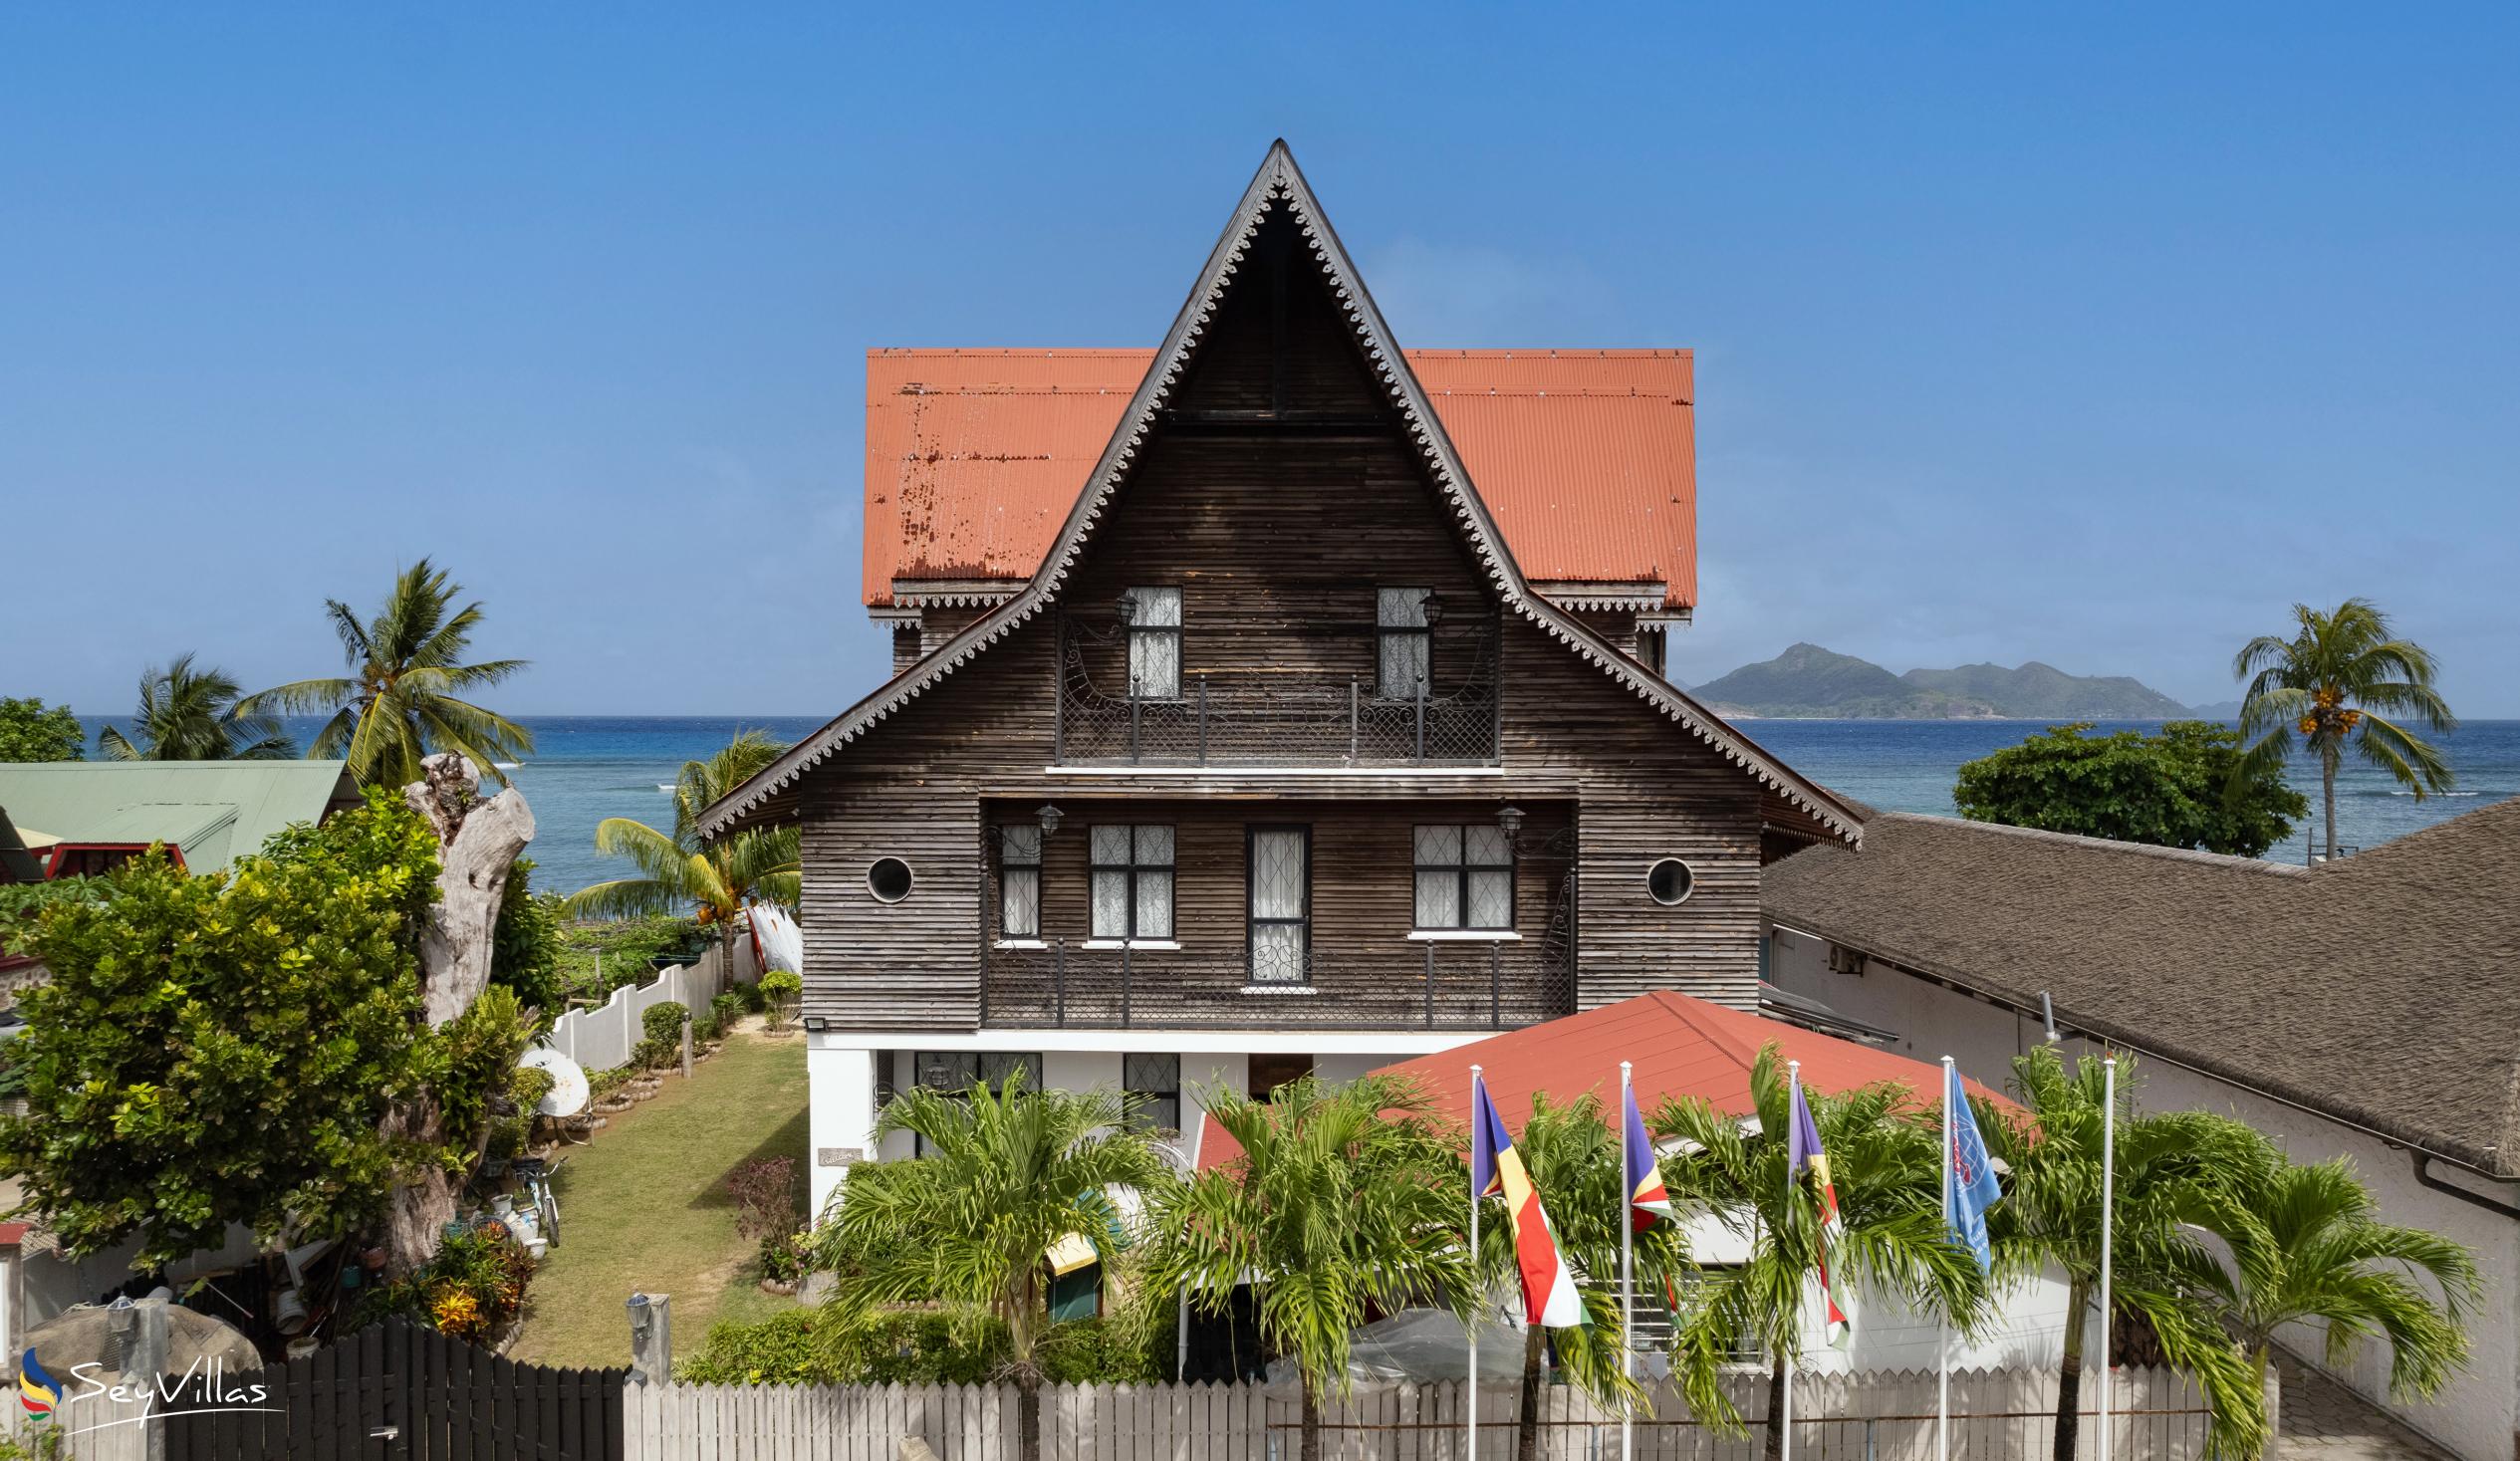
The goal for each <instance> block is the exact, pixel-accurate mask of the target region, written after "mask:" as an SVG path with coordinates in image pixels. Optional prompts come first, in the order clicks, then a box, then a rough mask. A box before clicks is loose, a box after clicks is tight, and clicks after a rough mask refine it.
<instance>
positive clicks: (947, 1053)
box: [910, 1050, 1041, 1156]
mask: <svg viewBox="0 0 2520 1461" xmlns="http://www.w3.org/2000/svg"><path fill="white" fill-rule="evenodd" d="M1019 1073H1020V1074H1021V1075H1022V1076H1023V1078H1024V1089H1025V1090H1027V1091H1038V1090H1040V1089H1041V1057H1040V1056H1039V1055H1038V1054H1033V1053H1027V1052H1022V1051H1010V1050H922V1051H914V1052H912V1053H911V1055H910V1080H911V1083H912V1084H914V1085H916V1086H918V1087H920V1088H922V1089H924V1090H927V1091H933V1092H935V1093H936V1094H937V1095H939V1096H950V1097H952V1098H953V1099H956V1100H969V1099H970V1098H971V1085H972V1083H973V1082H975V1081H976V1082H980V1083H982V1084H984V1085H986V1086H987V1087H988V1088H989V1090H990V1091H992V1092H995V1093H997V1094H999V1095H1004V1094H1005V1092H1006V1083H1007V1082H1008V1081H1009V1080H1011V1079H1013V1078H1014V1077H1015V1076H1016V1075H1018V1074H1019ZM910 1152H911V1154H912V1155H914V1156H925V1155H926V1154H927V1138H925V1137H923V1136H917V1135H913V1136H912V1137H911V1138H910Z"/></svg>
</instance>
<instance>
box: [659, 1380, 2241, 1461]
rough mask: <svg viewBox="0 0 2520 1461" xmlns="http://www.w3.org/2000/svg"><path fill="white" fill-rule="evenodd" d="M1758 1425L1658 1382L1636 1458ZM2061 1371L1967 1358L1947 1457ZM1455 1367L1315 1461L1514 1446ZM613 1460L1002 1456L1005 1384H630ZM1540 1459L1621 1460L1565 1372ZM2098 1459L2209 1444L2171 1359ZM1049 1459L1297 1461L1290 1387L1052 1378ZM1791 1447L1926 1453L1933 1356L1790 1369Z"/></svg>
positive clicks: (1436, 1458)
mask: <svg viewBox="0 0 2520 1461" xmlns="http://www.w3.org/2000/svg"><path fill="white" fill-rule="evenodd" d="M1728 1384H1729V1390H1730V1395H1731V1399H1732V1402H1733V1404H1734V1405H1735V1406H1736V1407H1737V1408H1738V1409H1739V1410H1740V1412H1741V1414H1742V1415H1743V1416H1744V1417H1746V1418H1747V1419H1748V1420H1749V1422H1750V1423H1751V1426H1752V1429H1751V1432H1750V1434H1748V1435H1747V1436H1731V1435H1726V1434H1724V1433H1723V1432H1722V1431H1720V1430H1717V1429H1716V1428H1714V1427H1712V1426H1710V1425H1706V1424H1704V1423H1702V1422H1699V1421H1697V1420H1695V1419H1693V1418H1692V1417H1691V1416H1690V1413H1689V1409H1688V1405H1687V1403H1686V1402H1685V1401H1684V1400H1682V1399H1681V1397H1680V1396H1679V1394H1678V1392H1677V1391H1676V1390H1674V1389H1672V1388H1670V1387H1669V1386H1667V1385H1664V1386H1659V1387H1656V1388H1655V1389H1654V1390H1653V1392H1652V1399H1653V1413H1652V1415H1651V1416H1650V1417H1649V1418H1640V1419H1639V1420H1638V1425H1637V1428H1636V1429H1637V1435H1636V1454H1637V1456H1638V1461H1754V1458H1756V1457H1757V1456H1758V1455H1759V1454H1760V1448H1761V1446H1762V1444H1763V1433H1762V1432H1761V1431H1760V1430H1759V1429H1758V1427H1759V1425H1760V1423H1761V1422H1762V1421H1763V1420H1764V1419H1765V1417H1766V1414H1767V1391H1768V1383H1767V1377H1766V1376H1764V1375H1760V1374H1755V1373H1749V1372H1743V1373H1740V1374H1736V1375H1734V1376H1731V1377H1730V1379H1729V1381H1728ZM2056 1384H2057V1380H2056V1375H2055V1374H2054V1373H2052V1372H2034V1371H2029V1370H1966V1371H1960V1372H1955V1373H1954V1374H1953V1375H1952V1376H1951V1416H1952V1419H1951V1454H1952V1456H1954V1457H1958V1458H1962V1461H1996V1458H2004V1461H2011V1458H2017V1457H2024V1456H2042V1457H2044V1456H2046V1455H2048V1454H2050V1452H2051V1451H2052V1449H2053V1447H2054V1444H2055V1421H2054V1414H2055V1408H2056ZM1463 1389H1464V1386H1463V1385H1462V1383H1461V1382H1460V1381H1458V1380H1447V1381H1443V1382H1441V1383H1436V1384H1422V1385H1408V1384H1401V1385H1359V1386H1358V1387H1357V1389H1356V1391H1355V1393H1354V1394H1352V1395H1351V1396H1349V1397H1347V1398H1346V1399H1344V1400H1337V1401H1333V1402H1330V1403H1329V1404H1327V1405H1325V1406H1324V1408H1323V1431H1322V1455H1323V1456H1324V1457H1325V1458H1326V1461H1511V1458H1512V1457H1513V1456H1514V1446H1515V1433H1514V1418H1515V1412H1516V1408H1517V1403H1518V1401H1519V1398H1520V1396H1519V1386H1517V1385H1513V1384H1501V1385H1500V1384H1490V1385H1484V1386H1482V1387H1481V1389H1480V1394H1479V1426H1480V1429H1479V1438H1478V1453H1477V1455H1476V1457H1473V1456H1472V1455H1471V1453H1470V1451H1469V1448H1468V1445H1467V1441H1466V1437H1465V1435H1464V1431H1463V1425H1462V1418H1463V1416H1464V1414H1465V1411H1464V1408H1463V1395H1462V1391H1463ZM622 1403H623V1411H624V1422H625V1423H624V1427H623V1429H624V1435H625V1444H624V1453H623V1454H624V1461H897V1458H898V1457H899V1455H900V1444H901V1440H902V1438H903V1437H905V1436H916V1437H918V1438H919V1439H921V1440H924V1441H925V1442H926V1443H927V1444H928V1445H929V1446H930V1447H932V1448H934V1450H935V1452H936V1454H937V1456H938V1457H939V1458H941V1461H1013V1458H1014V1457H1015V1455H1016V1454H1017V1447H1016V1444H1015V1439H1016V1435H1017V1430H1016V1420H1015V1415H1016V1408H1015V1391H1014V1388H1013V1387H1012V1386H1008V1385H925V1386H912V1385H819V1386H809V1385H686V1384H666V1385H639V1384H632V1385H630V1386H628V1387H627V1388H626V1389H625V1390H624V1392H623V1402H622ZM2083 1403H2084V1408H2085V1411H2086V1415H2085V1418H2084V1421H2083V1424H2082V1427H2081V1441H2080V1444H2079V1447H2078V1449H2077V1452H2076V1454H2077V1455H2078V1456H2080V1457H2082V1458H2086V1461H2101V1457H2100V1443H2099V1438H2098V1435H2097V1431H2098V1426H2097V1424H2096V1420H2097V1417H2096V1415H2095V1414H2094V1413H2092V1411H2093V1407H2094V1406H2095V1404H2096V1397H2095V1396H2094V1395H2093V1394H2092V1392H2091V1390H2090V1389H2089V1388H2088V1387H2087V1388H2086V1390H2085V1392H2084V1397H2083ZM1543 1406H1544V1408H1543V1412H1542V1416H1541V1421H1542V1429H1541V1433H1540V1437H1539V1440H1540V1446H1539V1453H1540V1456H1541V1457H1542V1458H1543V1461H1615V1458H1616V1457H1617V1456H1618V1455H1619V1420H1618V1417H1617V1416H1616V1415H1613V1414H1610V1413H1607V1412H1605V1411H1604V1410H1602V1409H1601V1408H1600V1407H1599V1406H1596V1405H1594V1404H1592V1403H1591V1402H1590V1401H1588V1400H1586V1399H1585V1398H1584V1397H1583V1396H1581V1395H1579V1394H1577V1393H1576V1392H1574V1391H1573V1390H1570V1389H1568V1388H1566V1387H1564V1386H1550V1387H1548V1388H1547V1389H1546V1390H1545V1391H1544V1392H1543ZM2113 1408H2114V1409H2115V1410H2116V1412H2117V1415H2116V1419H2115V1424H2114V1427H2113V1429H2114V1444H2113V1445H2112V1447H2111V1450H2112V1452H2113V1453H2114V1454H2113V1456H2112V1457H2111V1458H2110V1461H2190V1458H2194V1457H2198V1456H2201V1455H2202V1454H2203V1452H2204V1437H2205V1413H2204V1409H2203V1402H2202V1401H2201V1400H2200V1399H2199V1398H2198V1397H2197V1393H2196V1390H2195V1388H2194V1386H2193V1384H2192V1383H2190V1382H2189V1381H2188V1380H2187V1379H2185V1378H2184V1377H2182V1376H2180V1375H2178V1374H2175V1373H2173V1372H2171V1371H2169V1370H2153V1369H2128V1370H2120V1371H2119V1372H2118V1381H2117V1393H2116V1399H2115V1401H2114V1404H2113ZM1041 1421H1042V1423H1041V1429H1042V1455H1043V1458H1044V1461H1210V1458H1215V1461H1294V1458H1295V1457H1296V1456H1297V1455H1298V1453H1299V1447H1300V1440H1301V1430H1302V1425H1301V1411H1300V1407H1299V1404H1298V1400H1297V1397H1296V1394H1295V1392H1294V1391H1293V1390H1292V1389H1291V1388H1288V1387H1282V1386H1256V1385H1169V1384H1158V1385H1053V1386H1048V1387H1046V1388H1044V1390H1043V1391H1042V1399H1041ZM1794 1454H1795V1456H1796V1457H1798V1458H1807V1461H1932V1458H1933V1456H1934V1454H1935V1448H1934V1376H1933V1374H1932V1373H1931V1372H1930V1371H1926V1372H1921V1373H1919V1372H1912V1371H1905V1370H1900V1371H1891V1372H1878V1373H1868V1374H1816V1375H1802V1376H1798V1377H1797V1378H1796V1380H1795V1386H1794Z"/></svg>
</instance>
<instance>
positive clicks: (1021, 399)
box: [862, 349, 1697, 611]
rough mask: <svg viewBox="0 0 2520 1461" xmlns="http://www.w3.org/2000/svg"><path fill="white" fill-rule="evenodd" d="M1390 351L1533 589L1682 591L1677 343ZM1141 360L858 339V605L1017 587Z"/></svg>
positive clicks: (1114, 417)
mask: <svg viewBox="0 0 2520 1461" xmlns="http://www.w3.org/2000/svg"><path fill="white" fill-rule="evenodd" d="M1403 354H1404V356H1405V358H1406V360H1407V362H1408V367H1409V369H1410V370H1411V371H1413V372H1415V374H1416V376H1417V378H1418V381H1419V383H1421V384H1422V385H1423V386H1424V387H1425V389H1426V394H1427V397H1428V398H1429V399H1430V400H1432V401H1433V403H1434V408H1435V414H1436V416H1437V418H1438V419H1440V420H1441V421H1442V422H1443V427H1444V432H1445V434H1446V435H1448V436H1449V437H1450V438H1451V439H1452V442H1453V445H1454V446H1455V447H1457V448H1459V450H1460V452H1461V455H1462V458H1463V460H1464V461H1465V462H1467V463H1468V465H1469V468H1470V470H1471V472H1472V474H1473V475H1474V478H1475V480H1476V481H1477V482H1478V484H1479V496H1480V498H1481V499H1482V500H1484V501H1485V502H1486V503H1487V505H1488V509H1489V511H1491V512H1492V513H1494V514H1495V516H1496V520H1497V522H1498V523H1499V524H1500V525H1502V526H1503V528H1504V530H1505V538H1506V541H1507V542H1508V543H1509V544H1511V545H1512V547H1513V550H1514V558H1515V561H1516V562H1517V563H1519V564H1520V565H1521V566H1522V570H1523V572H1524V574H1526V575H1527V576H1529V577H1530V579H1531V580H1532V581H1533V582H1534V584H1535V585H1537V586H1538V587H1539V588H1540V589H1541V592H1543V593H1544V594H1546V595H1547V596H1548V597H1549V598H1551V599H1553V600H1555V601H1557V602H1558V603H1559V604H1560V605H1561V606H1563V607H1566V608H1571V609H1573V608H1593V607H1597V606H1598V607H1605V608H1606V607H1610V606H1611V605H1613V604H1614V603H1615V604H1616V605H1618V606H1619V607H1623V608H1630V609H1641V610H1651V611H1680V610H1686V609H1690V608H1692V607H1693V606H1694V605H1695V604H1696V602H1697V473H1696V467H1697V452H1696V444H1695V430H1696V422H1695V406H1694V404H1693V401H1692V397H1693V396H1694V394H1695V389H1696V387H1695V385H1694V382H1693V381H1692V378H1691V372H1692V369H1693V365H1692V362H1691V360H1690V357H1689V354H1688V352H1686V351H1676V350H1411V351H1406V352H1404V353H1403ZM1154 358H1155V353H1154V352H1153V351H1151V350H1105V349H1093V350H875V351H869V352H868V353H867V451H866V513H867V516H866V537H865V549H864V555H863V559H864V583H863V585H862V593H863V595H864V597H865V600H866V602H867V604H868V606H869V607H870V608H878V609H883V608H892V607H895V606H908V605H916V604H935V603H940V602H941V603H973V602H977V603H979V604H983V605H986V604H994V603H996V602H998V601H999V600H1000V599H1002V598H1004V597H1006V596H1008V595H1011V594H1013V593H1014V592H1015V591H1016V590H1017V589H1019V588H1021V587H1022V586H1023V584H1024V582H1025V581H1026V580H1027V579H1030V578H1031V577H1032V574H1033V570H1035V569H1037V568H1039V567H1040V566H1041V561H1042V559H1043V558H1045V557H1046V556H1048V554H1049V552H1050V547H1051V544H1052V543H1053V541H1055V539H1056V538H1057V535H1058V531H1059V527H1060V525H1061V524H1062V523H1063V522H1065V521H1066V518H1067V514H1068V510H1069V509H1070V508H1071V507H1074V506H1075V505H1076V499H1077V494H1078V493H1079V492H1080V491H1082V490H1083V489H1084V487H1085V485H1086V482H1087V470H1088V469H1089V468H1090V467H1091V466H1092V465H1093V463H1094V460H1095V458H1096V457H1097V456H1098V455H1099V454H1100V453H1101V451H1102V449H1103V447H1104V446H1105V444H1107V443H1108V442H1109V441H1110V440H1111V439H1112V432H1113V430H1114V429H1115V428H1116V427H1118V426H1119V424H1120V421H1121V416H1122V413H1123V412H1124V411H1126V410H1127V409H1128V407H1129V402H1130V397H1131V395H1132V393H1133V392H1134V391H1135V389H1136V387H1137V382H1138V381H1139V380H1140V379H1142V378H1144V376H1145V373H1146V367H1147V366H1148V365H1151V364H1152V363H1153V361H1154ZM896 591H897V594H896ZM991 591H993V592H991Z"/></svg>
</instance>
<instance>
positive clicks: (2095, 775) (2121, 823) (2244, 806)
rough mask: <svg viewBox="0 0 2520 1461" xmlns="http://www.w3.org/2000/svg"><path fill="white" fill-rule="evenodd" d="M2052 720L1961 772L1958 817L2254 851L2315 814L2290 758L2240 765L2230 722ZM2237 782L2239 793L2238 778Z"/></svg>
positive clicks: (2239, 853) (2240, 853)
mask: <svg viewBox="0 0 2520 1461" xmlns="http://www.w3.org/2000/svg"><path fill="white" fill-rule="evenodd" d="M2091 728H2092V727H2091V722H2089V721H2080V722H2077V723H2075V724H2072V725H2056V726H2050V727H2048V728H2047V729H2046V730H2045V731H2042V732H2040V733H2039V734H2037V735H2034V736H2031V737H2028V738H2027V739H2025V740H2023V741H2022V742H2021V743H2020V744H2019V745H2016V746H2006V747H2004V748H2003V749H2002V750H2000V751H1996V752H1993V753H1991V754H1989V755H1986V756H1981V757H1979V758H1978V759H1977V760H1975V761H1970V762H1967V763H1965V764H1963V765H1962V766H1961V767H1960V774H1959V779H1958V781H1957V783H1956V784H1955V785H1954V787H1953V789H1952V793H1951V798H1952V801H1953V802H1955V803H1956V804H1957V805H1958V807H1959V809H1960V815H1961V816H1963V817H1966V818H1968V819H1969V820H1970V821H1972V822H2000V823H2004V824H2006V825H2008V826H2012V827H2035V828H2039V829H2042V830H2044V831H2047V832H2070V833H2075V834H2078V835H2080V836H2083V837H2100V838H2109V839H2112V840H2114V841H2117V842H2131V843H2150V844H2152V845H2154V846H2156V847H2164V848H2201V849H2203V850H2204V851H2206V852H2224V853H2228V854H2230V855H2232V856H2236V857H2256V856H2262V855H2264V854H2265V852H2266V850H2267V849H2268V848H2271V847H2273V846H2274V845H2275V844H2277V843H2279V842H2282V841H2283V840H2284V839H2285V838H2286V837H2287V836H2289V835H2290V834H2291V832H2292V830H2293V824H2294V823H2295V822H2297V821H2299V820H2300V819H2301V818H2303V817H2306V816H2308V815H2309V813H2310V804H2309V803H2308V802H2305V801H2303V800H2302V797H2301V793H2299V792H2296V791H2294V790H2293V789H2292V788H2291V787H2290V786H2288V785H2286V783H2285V781H2284V767H2283V763H2282V762H2281V761H2277V762H2273V763H2261V764H2258V765H2254V766H2242V765H2240V764H2239V763H2240V761H2241V760H2242V758H2241V755H2240V735H2239V732H2237V731H2234V730H2232V729H2231V728H2230V727H2229V726H2225V725H2216V724H2213V723H2211V722H2208V721H2201V720H2173V721H2169V722H2166V723H2164V724H2163V725H2162V727H2161V729H2160V731H2159V732H2158V733H2157V734H2154V735H2148V736H2147V735H2145V734H2143V733H2142V731H2135V730H2122V731H2118V732H2115V733H2114V734H2111V735H2105V736H2093V735H2086V734H2084V732H2086V731H2089V730H2090V729H2091ZM2235 776H2236V777H2237V783H2236V788H2235V782H2234V778H2235Z"/></svg>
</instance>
